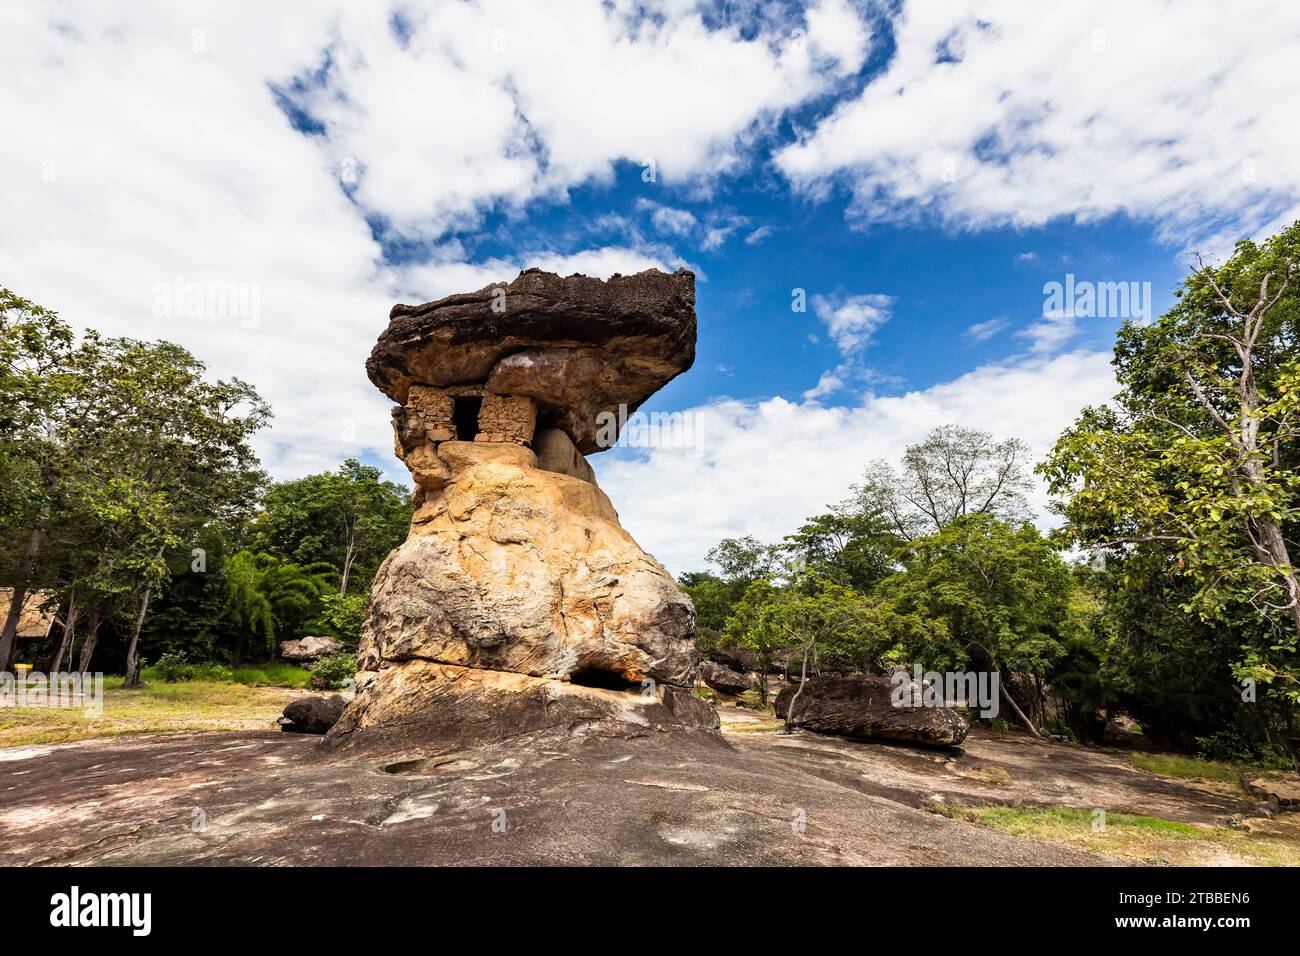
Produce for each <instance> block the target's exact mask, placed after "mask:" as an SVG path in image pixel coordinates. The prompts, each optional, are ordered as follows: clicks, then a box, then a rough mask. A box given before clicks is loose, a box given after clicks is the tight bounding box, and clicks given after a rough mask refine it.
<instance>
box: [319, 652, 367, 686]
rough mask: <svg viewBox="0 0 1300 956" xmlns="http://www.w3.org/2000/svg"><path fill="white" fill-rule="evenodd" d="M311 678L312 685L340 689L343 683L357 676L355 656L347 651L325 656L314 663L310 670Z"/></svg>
mask: <svg viewBox="0 0 1300 956" xmlns="http://www.w3.org/2000/svg"><path fill="white" fill-rule="evenodd" d="M311 676H312V678H313V680H312V683H313V684H316V683H320V684H324V685H325V686H326V687H328V688H339V687H342V686H343V684H344V682H346V681H350V680H352V679H353V678H355V677H356V676H357V658H356V655H355V654H350V653H348V652H347V651H340V652H339V653H337V654H327V655H326V656H325V657H322V658H320V659H319V660H317V661H316V664H315V666H313V667H312V669H311Z"/></svg>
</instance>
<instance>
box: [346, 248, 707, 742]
mask: <svg viewBox="0 0 1300 956" xmlns="http://www.w3.org/2000/svg"><path fill="white" fill-rule="evenodd" d="M694 302H695V277H694V275H692V274H691V273H690V272H686V271H679V272H677V273H674V274H671V275H669V274H665V273H662V272H659V271H657V270H650V271H647V272H642V273H640V274H638V275H635V276H614V277H613V278H611V279H610V280H609V281H608V282H602V281H600V280H598V279H590V278H587V277H586V276H569V277H568V278H560V277H559V276H556V275H552V274H550V273H544V272H539V271H537V270H529V271H527V272H524V273H521V274H520V276H519V277H518V278H517V279H515V280H514V281H513V282H511V283H509V284H508V285H505V284H503V285H496V286H488V287H487V288H485V289H482V290H481V291H479V292H475V293H471V294H467V295H455V296H450V297H448V298H446V299H441V300H439V301H437V302H431V303H429V304H427V305H422V306H415V307H408V306H397V307H396V308H395V309H393V312H392V318H391V320H390V323H389V326H388V328H387V329H386V330H385V331H384V332H383V333H382V334H381V336H380V338H379V344H378V345H376V346H375V349H374V352H373V353H372V354H371V357H370V361H369V362H368V363H367V370H368V372H369V374H370V378H371V380H372V381H373V382H374V383H375V384H376V385H378V386H379V387H380V388H381V389H382V390H383V391H384V392H385V393H386V394H388V395H389V396H390V397H392V398H393V399H394V400H396V401H398V402H399V403H401V404H400V405H399V407H398V408H396V409H394V412H393V422H394V430H395V432H396V439H397V440H396V451H397V454H398V455H399V456H400V457H401V458H402V459H403V460H404V461H405V462H406V464H407V467H409V468H410V470H411V474H412V477H413V478H414V481H415V484H416V490H415V513H414V516H413V518H412V522H411V531H410V535H409V536H408V538H407V540H406V541H405V543H403V544H402V546H401V547H399V548H398V549H397V550H395V551H394V552H393V553H392V554H390V555H389V556H388V558H387V560H385V562H384V563H383V565H382V566H381V567H380V569H379V572H378V574H377V575H376V577H375V582H374V586H373V589H372V591H371V599H370V608H369V611H368V613H367V616H366V623H365V628H364V632H363V635H362V643H361V651H360V658H359V661H358V666H359V668H360V673H359V675H358V679H357V687H358V693H357V697H356V698H355V699H354V700H353V702H352V703H351V704H350V705H349V707H348V710H347V711H346V712H345V713H344V715H343V717H342V719H341V720H340V721H339V722H338V723H337V724H336V725H335V727H334V729H333V730H332V731H331V733H330V735H329V742H330V744H331V745H335V746H337V745H343V744H348V743H355V742H358V741H369V742H382V743H383V744H385V745H391V746H392V747H394V748H402V747H409V746H413V745H418V743H419V740H420V739H421V738H422V737H423V738H427V739H432V738H433V737H434V736H439V735H440V736H441V737H444V738H445V736H446V731H447V728H448V727H453V726H454V727H462V728H465V731H464V732H465V733H470V732H471V728H472V732H473V733H474V734H476V735H479V736H482V735H484V734H486V735H487V736H491V735H492V733H494V732H497V731H499V732H500V733H501V734H502V735H504V734H507V733H515V732H519V731H521V730H524V729H536V728H537V727H538V726H540V725H542V724H548V723H550V724H554V723H556V722H559V723H563V724H564V725H565V726H576V727H582V728H584V732H591V731H592V728H599V727H611V728H619V730H618V731H617V732H626V729H627V725H628V724H629V723H631V724H635V725H638V726H640V727H643V728H651V729H683V728H693V729H700V728H704V729H714V728H716V727H717V716H716V714H714V713H713V711H712V708H711V707H709V706H708V705H707V704H706V703H704V702H703V701H700V700H698V699H697V698H695V697H694V696H692V694H691V689H692V687H693V686H694V683H695V677H696V666H697V659H696V648H695V610H694V608H693V607H692V606H691V602H690V599H689V598H687V597H686V596H685V595H684V594H682V592H681V591H680V590H679V589H678V587H677V585H676V583H675V582H674V581H673V579H672V577H671V575H669V574H668V572H667V571H666V570H665V569H664V567H663V566H662V565H660V564H659V563H658V562H657V561H655V560H654V558H652V557H650V555H648V554H646V553H645V552H644V551H642V550H641V548H640V547H638V545H637V544H636V542H635V541H633V540H632V538H631V536H630V535H629V534H628V533H627V532H626V531H624V530H623V528H622V527H621V526H620V525H619V522H618V515H617V514H616V513H615V511H614V507H613V505H612V504H611V503H610V501H609V498H608V497H606V495H605V493H604V492H603V491H602V490H601V489H600V488H599V487H597V485H596V482H595V476H594V474H593V472H592V470H591V466H590V465H589V464H588V463H587V460H586V457H585V455H586V454H588V453H591V452H595V451H600V450H602V448H603V447H607V445H608V444H609V443H610V441H609V439H610V438H611V436H612V437H614V438H616V437H617V428H618V427H619V426H620V425H621V424H622V423H623V422H624V421H626V418H627V416H628V415H629V414H630V413H631V412H633V411H635V409H636V408H637V406H639V405H640V404H641V403H642V402H644V401H645V400H646V399H647V398H648V397H649V396H650V395H651V394H653V393H654V391H655V390H656V389H658V388H660V387H661V386H662V385H663V384H664V383H666V382H667V381H669V380H670V379H672V378H673V377H674V376H676V375H679V374H680V373H682V372H683V371H685V370H686V369H687V368H689V367H690V365H691V362H692V361H693V359H694V354H695V308H694ZM421 728H423V731H422V729H421ZM435 730H437V734H435V733H434V731H435Z"/></svg>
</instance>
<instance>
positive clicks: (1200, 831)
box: [928, 803, 1300, 866]
mask: <svg viewBox="0 0 1300 956" xmlns="http://www.w3.org/2000/svg"><path fill="white" fill-rule="evenodd" d="M928 809H930V810H931V811H932V812H935V813H940V814H942V815H944V816H947V817H952V818H955V819H961V820H966V821H968V822H970V823H975V824H978V825H979V826H984V827H989V828H990V829H993V830H1001V831H1002V832H1004V833H1009V834H1012V835H1013V836H1020V837H1027V838H1029V839H1034V840H1044V841H1049V842H1053V843H1066V844H1069V845H1070V846H1074V847H1078V848H1079V849H1082V850H1086V851H1088V852H1090V853H1101V854H1105V855H1107V856H1115V857H1120V858H1123V859H1128V860H1136V861H1140V862H1144V863H1164V864H1171V865H1175V866H1241V865H1247V866H1252V865H1253V866H1297V865H1300V841H1298V840H1296V839H1294V835H1293V834H1279V833H1253V832H1245V831H1240V830H1230V829H1227V828H1224V827H1209V826H1198V825H1195V824H1191V823H1181V822H1179V821H1177V820H1165V819H1162V818H1160V817H1146V816H1137V815H1134V814H1129V813H1107V814H1106V817H1105V826H1104V827H1103V828H1101V829H1099V830H1094V829H1093V812H1092V811H1091V810H1078V809H1073V808H1070V807H1026V806H982V807H961V806H956V805H953V804H944V803H931V804H929V805H928Z"/></svg>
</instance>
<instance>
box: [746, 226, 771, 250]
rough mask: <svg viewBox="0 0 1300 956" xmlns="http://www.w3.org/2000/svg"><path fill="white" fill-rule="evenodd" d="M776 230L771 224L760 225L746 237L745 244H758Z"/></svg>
mask: <svg viewBox="0 0 1300 956" xmlns="http://www.w3.org/2000/svg"><path fill="white" fill-rule="evenodd" d="M775 232H776V230H775V229H773V228H772V227H771V226H759V227H758V228H757V229H755V230H754V231H753V232H751V233H750V234H749V235H747V236H746V237H745V245H747V246H756V245H758V244H759V243H760V242H762V241H763V240H764V239H766V238H768V237H769V236H771V235H772V234H773V233H775Z"/></svg>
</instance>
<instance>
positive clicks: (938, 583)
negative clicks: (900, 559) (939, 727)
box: [881, 514, 1072, 734]
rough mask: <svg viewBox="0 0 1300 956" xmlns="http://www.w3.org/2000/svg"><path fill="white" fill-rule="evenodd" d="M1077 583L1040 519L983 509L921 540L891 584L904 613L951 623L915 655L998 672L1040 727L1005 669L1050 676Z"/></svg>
mask: <svg viewBox="0 0 1300 956" xmlns="http://www.w3.org/2000/svg"><path fill="white" fill-rule="evenodd" d="M1071 587H1072V584H1071V579H1070V569H1069V567H1068V566H1067V565H1066V564H1065V562H1064V561H1063V560H1062V559H1061V557H1060V555H1059V554H1057V552H1056V550H1055V548H1054V547H1053V546H1052V544H1051V543H1050V542H1049V541H1048V540H1047V539H1045V538H1044V537H1043V536H1042V535H1041V534H1039V532H1038V531H1037V529H1035V528H1034V527H1033V525H1030V524H1028V523H1026V524H1023V525H1020V526H1019V527H1016V526H1014V525H1011V524H1009V523H1008V522H1005V521H1001V520H999V519H997V518H994V517H993V516H991V515H988V514H973V515H966V516H964V517H961V518H957V519H955V520H954V521H951V522H949V523H948V524H947V525H946V526H945V527H944V529H943V530H942V531H940V532H938V533H936V534H933V535H929V536H928V537H925V538H920V539H918V540H916V541H914V542H913V543H912V545H911V548H910V554H909V555H908V558H907V569H906V570H905V571H903V572H901V573H899V574H897V575H895V576H894V577H892V578H890V579H889V580H888V581H886V582H884V584H883V585H882V587H881V590H882V593H883V594H884V595H887V596H888V598H889V600H890V601H891V602H892V603H893V605H894V607H895V608H896V609H897V610H898V612H899V613H902V614H907V615H914V616H915V618H917V619H920V620H923V621H935V622H940V623H941V624H942V625H943V627H942V628H940V629H936V630H934V631H932V632H930V633H929V634H928V635H926V636H925V639H924V640H923V641H921V642H920V643H915V644H912V645H911V646H909V647H906V648H905V651H906V652H907V654H908V656H909V657H910V659H911V660H913V661H914V662H923V663H926V664H928V665H930V666H933V667H935V669H937V670H965V669H967V668H971V667H973V668H974V669H978V670H988V671H993V672H996V673H998V675H999V679H998V683H999V686H1000V687H1001V691H1002V696H1003V698H1004V699H1005V700H1006V701H1007V703H1008V704H1010V705H1011V708H1012V710H1013V711H1015V713H1016V716H1017V717H1018V718H1020V720H1021V722H1022V723H1024V724H1025V726H1026V727H1027V728H1029V730H1030V731H1031V732H1033V733H1035V734H1037V733H1038V730H1037V728H1036V727H1034V725H1033V723H1032V722H1031V721H1030V720H1029V718H1028V717H1026V716H1025V714H1024V712H1023V711H1022V710H1021V709H1020V707H1019V706H1018V705H1017V704H1016V702H1015V701H1014V700H1013V699H1012V697H1011V695H1010V694H1009V693H1008V692H1007V690H1006V680H1005V679H1004V677H1003V672H1006V673H1007V674H1010V673H1014V672H1020V673H1026V674H1036V675H1041V674H1043V673H1044V672H1045V671H1046V670H1047V669H1048V668H1049V667H1050V665H1051V663H1052V662H1053V661H1054V660H1055V659H1056V658H1057V656H1059V654H1060V653H1061V643H1060V627H1061V624H1062V622H1063V621H1064V620H1065V618H1066V614H1067V605H1068V600H1069V597H1070V593H1071ZM914 633H918V634H919V633H922V632H914Z"/></svg>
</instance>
